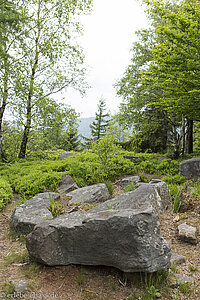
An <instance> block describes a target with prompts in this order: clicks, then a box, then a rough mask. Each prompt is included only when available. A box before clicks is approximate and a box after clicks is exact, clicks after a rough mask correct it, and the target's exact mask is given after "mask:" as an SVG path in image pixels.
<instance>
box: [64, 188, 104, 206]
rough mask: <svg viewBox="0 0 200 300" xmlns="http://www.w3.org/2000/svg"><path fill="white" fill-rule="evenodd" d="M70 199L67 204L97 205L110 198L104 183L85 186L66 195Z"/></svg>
mask: <svg viewBox="0 0 200 300" xmlns="http://www.w3.org/2000/svg"><path fill="white" fill-rule="evenodd" d="M67 195H68V196H70V197H71V199H70V201H69V203H70V204H73V203H84V202H85V203H98V202H104V201H106V200H108V199H109V198H110V194H109V191H108V189H107V186H106V185H105V183H98V184H93V185H90V186H86V187H83V188H80V189H77V190H75V191H72V192H70V193H68V194H67Z"/></svg>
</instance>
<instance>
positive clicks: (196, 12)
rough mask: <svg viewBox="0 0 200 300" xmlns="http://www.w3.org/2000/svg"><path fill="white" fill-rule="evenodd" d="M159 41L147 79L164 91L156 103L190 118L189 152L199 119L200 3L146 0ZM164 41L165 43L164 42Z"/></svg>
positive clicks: (146, 75)
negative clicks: (153, 19)
mask: <svg viewBox="0 0 200 300" xmlns="http://www.w3.org/2000/svg"><path fill="white" fill-rule="evenodd" d="M145 2H147V3H148V5H149V13H150V15H151V16H155V15H157V16H159V17H160V19H162V20H163V22H154V28H155V32H156V35H157V36H158V37H159V39H160V42H159V43H158V44H157V45H156V47H155V48H154V49H153V50H152V55H153V59H152V63H151V65H150V68H149V70H148V72H146V73H144V80H145V81H148V82H149V84H152V85H153V86H154V87H159V88H160V89H161V90H162V96H161V97H160V98H159V101H157V102H156V105H157V106H162V107H164V108H165V109H167V111H169V112H171V113H173V114H174V112H175V113H176V115H179V116H180V118H182V120H184V119H186V121H187V123H186V124H187V147H186V149H187V152H188V153H191V152H192V151H193V134H192V132H193V121H194V120H196V121H199V120H200V101H199V94H200V84H199V74H200V62H199V55H200V45H199V42H198V41H199V34H200V25H199V18H200V3H199V1H198V0H183V1H180V2H178V3H176V4H175V3H171V2H164V1H145ZM161 41H162V42H161Z"/></svg>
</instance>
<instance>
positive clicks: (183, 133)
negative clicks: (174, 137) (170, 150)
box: [181, 116, 185, 155]
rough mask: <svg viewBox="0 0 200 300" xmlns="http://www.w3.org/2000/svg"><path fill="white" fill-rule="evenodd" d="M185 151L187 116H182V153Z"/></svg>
mask: <svg viewBox="0 0 200 300" xmlns="http://www.w3.org/2000/svg"><path fill="white" fill-rule="evenodd" d="M184 153H185V118H184V116H182V126H181V155H184Z"/></svg>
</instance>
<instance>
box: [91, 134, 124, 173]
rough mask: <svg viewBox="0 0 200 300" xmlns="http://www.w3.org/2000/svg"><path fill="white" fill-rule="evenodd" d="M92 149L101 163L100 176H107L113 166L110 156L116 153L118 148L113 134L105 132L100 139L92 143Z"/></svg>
mask: <svg viewBox="0 0 200 300" xmlns="http://www.w3.org/2000/svg"><path fill="white" fill-rule="evenodd" d="M92 150H93V151H94V153H96V154H97V157H98V160H99V162H100V163H101V170H102V175H103V176H102V177H103V178H108V176H109V172H110V169H111V168H112V166H113V161H112V158H113V157H114V156H115V155H116V154H117V152H118V151H119V148H118V147H117V146H116V145H115V140H114V137H113V135H111V134H110V133H108V134H106V135H105V136H104V137H103V138H102V139H100V140H98V141H97V142H95V143H93V145H92Z"/></svg>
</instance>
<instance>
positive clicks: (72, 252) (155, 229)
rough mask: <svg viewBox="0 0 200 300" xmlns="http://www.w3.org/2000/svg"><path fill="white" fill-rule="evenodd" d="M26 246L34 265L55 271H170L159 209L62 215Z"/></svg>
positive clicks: (37, 231) (37, 229)
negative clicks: (62, 267) (71, 268)
mask: <svg viewBox="0 0 200 300" xmlns="http://www.w3.org/2000/svg"><path fill="white" fill-rule="evenodd" d="M26 246H27V249H28V251H29V254H30V257H31V258H32V259H34V260H36V261H38V262H40V263H43V264H46V265H49V266H56V265H69V264H81V265H105V266H112V267H116V268H119V269H120V270H122V271H124V272H137V271H140V272H142V271H145V272H155V271H157V270H161V269H165V268H168V267H170V256H171V252H170V247H169V245H168V244H167V242H166V241H165V240H164V239H163V238H162V237H161V236H160V223H159V218H158V214H157V212H156V211H155V209H154V208H153V207H146V208H145V207H143V208H142V209H118V210H111V209H110V210H109V209H107V210H105V211H100V212H97V213H91V212H88V213H86V212H74V213H71V214H65V215H61V216H59V217H57V218H55V219H54V220H50V221H46V222H44V223H41V224H39V225H37V226H36V227H35V228H34V230H33V232H31V233H30V234H29V235H28V236H27V242H26Z"/></svg>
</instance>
